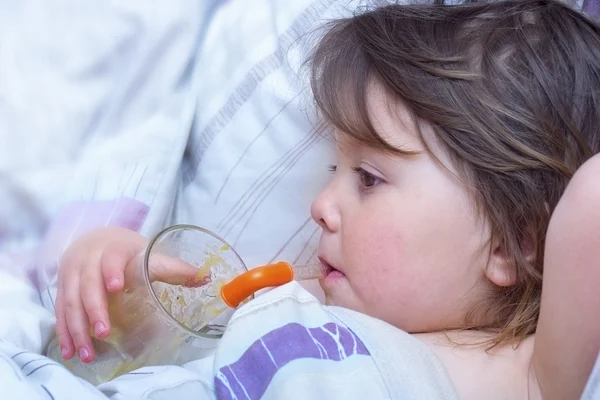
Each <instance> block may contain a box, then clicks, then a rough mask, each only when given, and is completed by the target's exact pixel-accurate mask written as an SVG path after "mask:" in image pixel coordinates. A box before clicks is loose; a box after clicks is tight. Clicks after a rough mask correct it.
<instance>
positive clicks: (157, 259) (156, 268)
mask: <svg viewBox="0 0 600 400" xmlns="http://www.w3.org/2000/svg"><path fill="white" fill-rule="evenodd" d="M148 264H149V265H148V273H149V276H150V281H151V282H154V281H160V282H165V283H168V284H170V285H182V286H187V287H200V286H204V285H206V284H208V283H210V282H211V277H210V270H206V269H205V268H197V267H194V266H193V265H191V264H189V263H187V262H185V261H183V260H182V259H180V258H176V257H170V256H167V255H165V254H163V253H153V254H151V255H150V258H149V260H148Z"/></svg>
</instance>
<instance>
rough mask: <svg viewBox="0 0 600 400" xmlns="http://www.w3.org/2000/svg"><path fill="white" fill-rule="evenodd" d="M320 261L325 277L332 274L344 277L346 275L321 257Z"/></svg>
mask: <svg viewBox="0 0 600 400" xmlns="http://www.w3.org/2000/svg"><path fill="white" fill-rule="evenodd" d="M319 261H320V262H321V264H322V265H323V267H324V272H325V274H324V275H325V277H328V276H330V275H332V274H334V275H344V273H343V272H342V271H340V270H338V269H337V268H335V267H334V266H332V265H331V264H330V263H329V262H328V261H327V260H326V259H325V258H323V257H320V256H319Z"/></svg>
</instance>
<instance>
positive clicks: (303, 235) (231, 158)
mask: <svg viewBox="0 0 600 400" xmlns="http://www.w3.org/2000/svg"><path fill="white" fill-rule="evenodd" d="M367 2H368V1H367V0H364V1H362V0H294V1H293V2H292V1H289V2H283V1H281V0H253V1H252V2H250V1H247V0H229V1H226V0H210V1H209V0H173V1H169V2H165V1H163V0H131V1H127V2H121V1H101V0H88V1H86V2H85V3H82V2H81V1H80V0H56V1H54V2H44V1H35V0H20V1H12V0H0V38H2V39H1V40H0V143H1V145H0V273H1V274H2V277H3V278H0V293H2V296H3V298H2V299H1V300H2V304H3V307H4V308H0V313H1V312H2V310H4V311H6V310H9V311H10V313H8V314H0V338H2V340H5V341H9V342H11V343H14V344H15V345H17V346H18V347H20V348H24V349H27V350H28V351H31V352H36V353H39V352H40V351H41V350H42V348H43V346H44V345H45V342H46V341H47V339H48V338H49V335H51V333H52V326H53V323H54V322H53V318H52V314H53V300H52V297H53V296H52V295H53V283H54V277H55V275H56V269H57V266H58V261H59V259H60V256H61V254H62V252H63V250H64V249H65V247H66V246H67V245H68V244H69V243H70V242H71V241H72V240H73V239H74V238H76V237H77V236H78V235H80V234H81V233H83V232H85V231H86V230H89V229H92V228H94V227H98V226H105V225H120V226H126V227H129V228H131V229H134V230H138V231H140V232H142V233H143V234H146V235H151V234H153V233H155V232H157V231H158V230H159V229H161V228H163V227H165V226H167V225H169V224H172V223H178V222H186V223H192V224H197V225H201V226H205V227H208V228H210V229H213V230H215V231H216V232H217V233H219V234H221V235H222V236H224V237H225V238H226V239H227V240H228V241H230V242H231V243H232V244H234V246H235V248H236V250H238V252H239V253H240V254H241V255H242V257H243V258H244V259H245V260H246V262H247V263H248V265H249V266H253V265H256V264H259V263H263V262H269V261H271V260H275V259H287V260H290V261H295V262H304V261H308V260H310V259H311V258H312V257H314V251H315V249H316V240H317V239H318V238H317V234H316V233H317V227H316V225H315V224H314V222H312V221H311V219H310V215H309V206H310V202H311V199H312V198H313V196H314V194H315V193H316V192H318V190H319V189H320V187H321V186H322V185H323V184H324V182H325V180H326V179H327V175H326V166H327V164H328V163H329V162H330V160H331V149H330V146H329V143H328V141H327V140H326V139H324V138H323V137H321V136H319V135H317V134H316V133H315V130H314V119H313V117H312V109H311V108H310V99H309V96H308V93H306V91H305V90H304V89H305V86H304V85H303V81H302V75H301V74H299V72H300V71H299V63H300V61H301V60H302V58H303V57H304V56H305V55H306V53H307V52H308V50H309V46H310V43H309V42H308V41H307V40H306V38H307V37H306V36H305V35H306V34H307V33H308V32H310V31H311V29H313V28H315V26H316V25H317V24H318V23H319V22H321V21H322V20H323V19H328V18H335V17H338V16H341V15H349V14H350V13H351V12H352V10H354V9H355V8H356V7H357V6H358V5H362V4H364V3H367ZM84 4H85V6H84ZM578 4H579V5H580V6H581V5H583V6H584V7H585V6H586V4H587V7H588V8H589V9H590V10H594V7H595V5H594V4H592V2H581V1H580V2H579V3H578ZM596 9H597V8H596ZM9 277H10V278H9ZM15 278H16V280H15V281H12V282H11V280H13V279H15ZM15 282H18V283H15ZM30 285H32V286H33V287H35V288H36V289H38V290H39V291H40V294H41V296H40V297H41V298H42V301H43V305H44V306H45V307H46V309H44V308H42V307H41V305H40V304H37V305H36V304H35V302H34V301H32V298H31V296H34V297H35V296H36V295H37V293H38V292H37V291H36V290H33V289H32V286H30ZM308 286H309V288H311V289H314V288H315V286H314V285H311V284H310V283H309V284H308ZM315 291H316V292H318V291H317V290H316V289H315ZM317 294H318V293H317ZM19 296H21V297H22V298H23V299H26V300H27V301H26V302H25V303H27V304H28V305H24V304H25V303H19V302H18V301H15V302H14V303H10V302H9V303H6V301H7V299H8V298H13V297H14V298H15V299H16V298H19ZM33 300H35V299H33ZM7 305H10V307H11V308H9V309H8V308H6V307H7ZM19 307H21V308H19ZM13 311H17V312H19V313H20V314H18V313H15V312H13ZM3 315H4V316H3ZM30 317H31V318H30ZM36 321H37V322H36ZM12 326H22V327H24V331H25V332H34V333H33V334H32V336H30V335H16V336H15V334H14V333H15V332H18V330H12V329H11V327H12ZM0 385H1V382H0ZM36 390H37V389H36Z"/></svg>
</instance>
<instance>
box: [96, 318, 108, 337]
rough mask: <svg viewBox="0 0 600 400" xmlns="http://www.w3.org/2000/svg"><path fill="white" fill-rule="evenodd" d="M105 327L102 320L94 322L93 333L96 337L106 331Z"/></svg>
mask: <svg viewBox="0 0 600 400" xmlns="http://www.w3.org/2000/svg"><path fill="white" fill-rule="evenodd" d="M106 329H107V328H106V325H104V322H102V321H98V322H96V323H95V324H94V333H95V334H96V336H97V337H100V336H102V334H103V333H104V332H106Z"/></svg>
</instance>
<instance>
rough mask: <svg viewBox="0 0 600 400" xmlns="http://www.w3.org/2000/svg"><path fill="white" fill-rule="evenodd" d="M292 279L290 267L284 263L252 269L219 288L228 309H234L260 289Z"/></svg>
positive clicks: (279, 284)
mask: <svg viewBox="0 0 600 400" xmlns="http://www.w3.org/2000/svg"><path fill="white" fill-rule="evenodd" d="M293 279H294V270H293V269H292V266H291V265H290V264H288V263H286V262H284V261H280V262H277V263H275V264H267V265H263V266H262V267H257V268H253V269H251V270H250V271H248V272H245V273H243V274H241V275H239V276H237V277H235V278H234V279H233V280H232V281H231V282H229V283H226V284H225V285H223V286H221V298H222V299H223V301H224V302H225V304H227V305H228V306H229V307H232V308H236V307H237V306H238V305H240V303H241V302H242V301H244V300H245V299H247V298H248V297H249V296H251V295H252V294H253V293H255V292H256V291H258V290H260V289H264V288H267V287H273V286H281V285H284V284H286V283H288V282H291V281H292V280H293Z"/></svg>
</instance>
